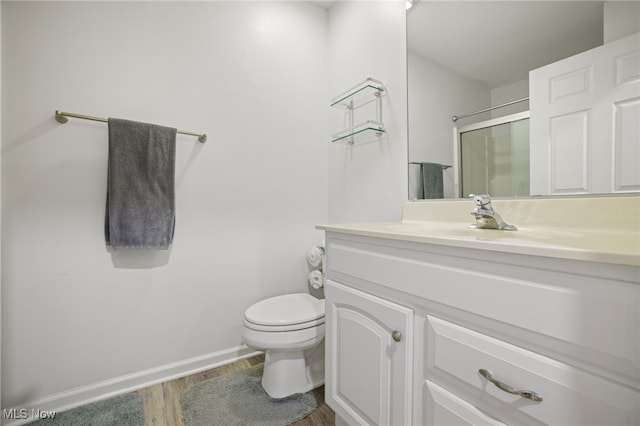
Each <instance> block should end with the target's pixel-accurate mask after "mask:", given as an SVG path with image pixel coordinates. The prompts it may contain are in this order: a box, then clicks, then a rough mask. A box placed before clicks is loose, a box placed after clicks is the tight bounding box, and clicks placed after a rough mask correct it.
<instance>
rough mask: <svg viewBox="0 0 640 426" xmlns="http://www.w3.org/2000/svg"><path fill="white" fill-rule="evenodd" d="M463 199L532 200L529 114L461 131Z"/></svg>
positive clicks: (510, 116)
mask: <svg viewBox="0 0 640 426" xmlns="http://www.w3.org/2000/svg"><path fill="white" fill-rule="evenodd" d="M457 134H458V135H459V137H458V139H459V142H458V143H459V145H458V147H457V148H458V150H459V159H460V196H461V197H467V196H468V195H469V194H491V195H492V196H495V197H516V196H523V197H526V196H529V113H528V112H524V113H518V114H513V115H509V116H505V117H501V118H497V119H492V120H488V121H484V122H482V123H476V124H472V125H469V126H465V127H462V128H460V129H458V132H457Z"/></svg>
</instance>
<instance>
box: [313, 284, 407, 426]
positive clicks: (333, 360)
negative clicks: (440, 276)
mask: <svg viewBox="0 0 640 426" xmlns="http://www.w3.org/2000/svg"><path fill="white" fill-rule="evenodd" d="M325 296H326V298H327V303H326V330H330V331H328V332H327V337H328V339H327V340H330V342H328V343H327V346H326V347H327V348H328V350H329V351H330V356H329V357H328V359H329V360H330V362H328V363H326V366H325V368H326V370H325V371H326V377H327V378H326V380H325V383H326V387H325V389H330V392H326V396H325V398H327V399H330V400H331V401H332V405H333V407H334V410H335V411H336V413H338V415H339V416H340V417H342V418H343V419H344V420H347V421H348V422H349V423H350V424H363V425H366V424H380V425H382V424H389V425H392V424H393V425H404V424H408V423H410V419H411V397H410V395H411V375H412V368H411V360H412V357H413V353H412V336H413V311H412V310H411V309H408V308H406V307H404V306H400V305H398V304H396V303H393V302H390V301H387V300H384V299H381V298H379V297H376V296H372V295H371V294H368V293H364V292H361V291H358V290H354V289H352V288H349V287H346V286H343V285H340V284H338V283H335V282H332V281H327V284H326V286H325ZM407 336H408V337H409V338H407Z"/></svg>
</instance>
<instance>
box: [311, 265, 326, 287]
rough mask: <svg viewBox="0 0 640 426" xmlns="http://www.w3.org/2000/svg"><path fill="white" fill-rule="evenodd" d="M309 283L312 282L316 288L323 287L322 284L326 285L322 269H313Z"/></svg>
mask: <svg viewBox="0 0 640 426" xmlns="http://www.w3.org/2000/svg"><path fill="white" fill-rule="evenodd" d="M309 284H311V287H313V288H315V289H316V290H317V289H319V288H322V286H324V283H323V276H322V271H318V270H317V269H316V270H315V271H311V273H310V274H309Z"/></svg>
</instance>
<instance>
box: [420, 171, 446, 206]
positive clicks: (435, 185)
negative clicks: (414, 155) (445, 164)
mask: <svg viewBox="0 0 640 426" xmlns="http://www.w3.org/2000/svg"><path fill="white" fill-rule="evenodd" d="M420 174H421V175H422V194H423V197H422V198H424V199H425V200H426V199H430V198H444V184H443V182H442V181H443V179H442V164H438V163H420Z"/></svg>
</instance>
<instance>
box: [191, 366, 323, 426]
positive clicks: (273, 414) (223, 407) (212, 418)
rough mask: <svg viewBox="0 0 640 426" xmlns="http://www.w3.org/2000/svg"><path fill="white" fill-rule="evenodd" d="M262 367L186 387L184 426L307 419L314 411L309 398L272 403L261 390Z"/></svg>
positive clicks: (280, 424)
mask: <svg viewBox="0 0 640 426" xmlns="http://www.w3.org/2000/svg"><path fill="white" fill-rule="evenodd" d="M262 368H263V364H258V365H256V366H254V367H251V368H248V369H246V370H241V371H236V372H233V373H229V374H225V375H223V376H219V377H216V378H213V379H209V380H205V381H203V382H200V383H196V384H195V385H192V386H190V387H189V388H187V390H186V391H185V392H184V393H183V394H182V401H181V402H182V415H183V417H184V421H185V424H186V425H187V426H210V425H224V426H232V425H238V426H239V425H243V426H244V425H260V426H284V425H288V424H291V423H293V422H295V421H297V420H300V419H302V418H304V417H306V416H308V415H309V414H310V413H311V412H312V411H313V410H315V409H316V408H317V407H318V403H317V402H316V399H315V397H314V396H313V395H311V394H309V393H305V394H301V393H299V394H295V395H291V396H290V397H287V398H283V399H272V398H270V397H269V395H267V393H266V392H265V391H264V389H262V385H261V384H260V381H261V380H262Z"/></svg>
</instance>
